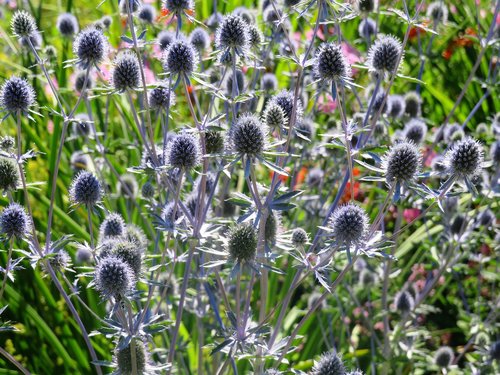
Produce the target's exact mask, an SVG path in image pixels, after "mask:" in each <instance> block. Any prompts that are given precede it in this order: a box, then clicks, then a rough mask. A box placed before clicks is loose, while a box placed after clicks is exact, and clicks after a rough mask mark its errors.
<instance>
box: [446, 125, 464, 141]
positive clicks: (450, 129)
mask: <svg viewBox="0 0 500 375" xmlns="http://www.w3.org/2000/svg"><path fill="white" fill-rule="evenodd" d="M456 132H462V133H463V130H462V127H461V126H460V125H459V124H457V123H453V124H448V125H446V126H445V127H444V128H443V138H444V140H445V142H447V143H452V142H453V135H454V134H455V133H456Z"/></svg>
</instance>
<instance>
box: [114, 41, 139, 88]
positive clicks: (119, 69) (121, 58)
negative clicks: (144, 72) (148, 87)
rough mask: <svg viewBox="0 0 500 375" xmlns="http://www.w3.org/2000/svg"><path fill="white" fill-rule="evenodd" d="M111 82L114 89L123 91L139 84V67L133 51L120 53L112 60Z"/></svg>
mask: <svg viewBox="0 0 500 375" xmlns="http://www.w3.org/2000/svg"><path fill="white" fill-rule="evenodd" d="M113 65H114V67H113V73H112V83H113V87H114V88H115V90H117V91H119V92H123V91H126V90H132V89H135V88H136V87H138V86H139V84H140V81H141V76H140V72H141V67H140V65H139V60H138V59H137V56H136V55H135V53H133V52H129V51H127V52H122V53H120V54H119V55H118V56H117V57H116V58H115V60H114V62H113Z"/></svg>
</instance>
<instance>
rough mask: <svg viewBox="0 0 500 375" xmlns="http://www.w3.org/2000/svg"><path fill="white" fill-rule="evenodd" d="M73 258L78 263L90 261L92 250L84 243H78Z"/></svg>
mask: <svg viewBox="0 0 500 375" xmlns="http://www.w3.org/2000/svg"><path fill="white" fill-rule="evenodd" d="M75 259H76V262H77V263H78V264H84V263H90V262H91V261H92V251H91V249H90V248H89V247H88V246H86V245H78V246H77V250H76V254H75Z"/></svg>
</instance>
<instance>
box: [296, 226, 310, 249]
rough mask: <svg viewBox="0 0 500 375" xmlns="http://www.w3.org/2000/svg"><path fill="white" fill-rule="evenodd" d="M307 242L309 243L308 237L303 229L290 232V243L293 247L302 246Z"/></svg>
mask: <svg viewBox="0 0 500 375" xmlns="http://www.w3.org/2000/svg"><path fill="white" fill-rule="evenodd" d="M307 241H309V237H308V235H307V232H306V231H305V230H304V229H302V228H295V229H294V230H293V231H292V243H293V245H294V246H295V247H298V246H304V245H305V244H306V243H307Z"/></svg>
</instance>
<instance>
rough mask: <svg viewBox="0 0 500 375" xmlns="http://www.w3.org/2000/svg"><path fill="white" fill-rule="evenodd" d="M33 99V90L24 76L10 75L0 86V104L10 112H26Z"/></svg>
mask: <svg viewBox="0 0 500 375" xmlns="http://www.w3.org/2000/svg"><path fill="white" fill-rule="evenodd" d="M35 99H36V94H35V90H33V87H32V86H31V85H30V84H29V83H28V81H26V80H25V79H24V78H19V77H16V76H13V77H10V78H9V79H8V80H7V81H5V82H4V83H3V85H2V87H1V88H0V106H1V107H2V108H3V109H4V110H6V111H7V112H10V113H17V112H23V113H25V112H27V111H28V110H29V109H30V107H31V106H33V104H35Z"/></svg>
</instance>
